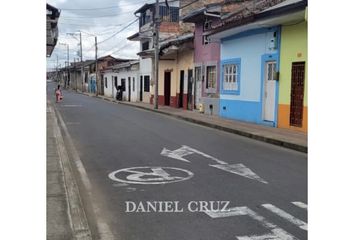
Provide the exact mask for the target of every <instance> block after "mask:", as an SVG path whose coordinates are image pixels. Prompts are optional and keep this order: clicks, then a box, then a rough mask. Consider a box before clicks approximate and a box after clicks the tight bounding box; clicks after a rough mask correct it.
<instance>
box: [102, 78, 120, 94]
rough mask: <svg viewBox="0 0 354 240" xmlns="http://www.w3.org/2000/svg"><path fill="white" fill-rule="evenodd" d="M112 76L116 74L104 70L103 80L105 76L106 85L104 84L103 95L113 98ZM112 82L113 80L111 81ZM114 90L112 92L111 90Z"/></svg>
mask: <svg viewBox="0 0 354 240" xmlns="http://www.w3.org/2000/svg"><path fill="white" fill-rule="evenodd" d="M113 76H118V75H117V73H113V72H106V73H104V74H103V81H104V79H105V78H107V86H106V85H105V86H104V95H105V96H106V97H112V98H114V97H115V93H116V91H115V89H114V85H112V81H113V80H112V79H113ZM113 84H114V82H113ZM113 90H114V92H113Z"/></svg>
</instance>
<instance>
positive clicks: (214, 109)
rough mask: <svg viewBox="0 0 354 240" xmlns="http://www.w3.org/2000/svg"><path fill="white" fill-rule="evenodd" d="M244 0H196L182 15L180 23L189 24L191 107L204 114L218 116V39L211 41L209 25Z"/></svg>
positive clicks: (218, 22) (233, 9)
mask: <svg viewBox="0 0 354 240" xmlns="http://www.w3.org/2000/svg"><path fill="white" fill-rule="evenodd" d="M242 2H245V1H238V2H231V1H220V0H214V1H200V2H199V1H198V2H197V3H196V4H197V5H196V6H195V7H194V9H193V10H192V11H190V12H189V13H187V14H186V15H184V16H183V22H185V23H193V24H194V25H195V30H194V48H195V51H194V65H195V69H194V72H195V75H194V78H195V92H194V93H195V108H201V109H202V111H203V112H204V113H206V114H212V115H213V114H215V115H219V105H220V102H219V98H220V85H219V83H220V74H219V72H220V41H219V40H217V41H211V40H210V39H209V36H208V35H209V33H210V31H211V30H212V29H211V27H212V26H213V25H218V24H220V23H221V19H222V18H223V16H225V15H227V14H229V13H230V12H232V11H235V10H236V9H238V8H240V6H241V3H242Z"/></svg>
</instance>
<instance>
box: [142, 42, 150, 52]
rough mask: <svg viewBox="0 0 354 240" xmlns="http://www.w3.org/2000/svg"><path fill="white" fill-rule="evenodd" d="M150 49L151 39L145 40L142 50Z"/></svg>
mask: <svg viewBox="0 0 354 240" xmlns="http://www.w3.org/2000/svg"><path fill="white" fill-rule="evenodd" d="M148 49H149V41H147V42H144V43H143V44H142V45H141V50H142V51H145V50H148Z"/></svg>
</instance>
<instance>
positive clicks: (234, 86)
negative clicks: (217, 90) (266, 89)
mask: <svg viewBox="0 0 354 240" xmlns="http://www.w3.org/2000/svg"><path fill="white" fill-rule="evenodd" d="M240 66H241V64H240V61H239V60H237V61H236V60H235V61H231V62H225V63H224V64H222V88H221V91H222V92H227V93H235V94H239V93H240Z"/></svg>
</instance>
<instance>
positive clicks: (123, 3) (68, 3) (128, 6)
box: [47, 0, 153, 68]
mask: <svg viewBox="0 0 354 240" xmlns="http://www.w3.org/2000/svg"><path fill="white" fill-rule="evenodd" d="M147 2H149V3H151V2H153V1H142V0H47V3H49V4H50V5H52V6H54V7H56V8H58V9H60V10H61V14H60V18H59V25H58V27H59V40H58V43H57V45H56V47H55V49H54V51H53V54H52V56H51V57H50V58H47V68H55V67H56V59H57V56H58V59H59V64H61V66H64V62H65V61H67V50H66V46H65V45H61V44H59V43H66V44H69V52H70V54H69V55H70V62H72V61H74V58H76V59H78V58H79V55H78V54H77V52H78V51H79V49H80V48H79V35H74V36H71V35H68V34H67V33H75V32H78V30H81V31H83V32H87V33H91V34H94V35H96V36H97V41H98V43H99V44H98V57H101V56H105V55H109V54H111V55H112V56H114V57H118V58H135V59H137V58H138V56H137V55H136V53H137V52H138V50H139V44H138V42H133V41H128V40H127V39H126V38H127V37H128V36H130V35H132V34H134V33H136V32H137V31H138V30H139V29H138V26H139V25H138V22H135V23H134V24H132V25H131V26H129V27H128V28H126V29H124V30H123V31H122V32H120V33H118V34H116V35H115V36H114V37H111V36H112V35H114V34H115V33H117V32H118V31H119V30H121V29H122V28H124V27H126V26H127V25H128V24H129V23H131V22H133V21H134V20H135V19H137V17H135V16H134V14H133V13H134V12H135V10H137V9H138V8H140V7H141V6H142V5H143V4H145V3H147ZM109 37H111V38H110V39H108V40H106V41H104V40H105V39H107V38H109ZM102 41H104V42H102ZM100 42H102V43H100ZM94 43H95V39H94V37H93V36H90V35H88V34H85V33H82V46H83V60H87V59H94V57H95V47H94Z"/></svg>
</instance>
